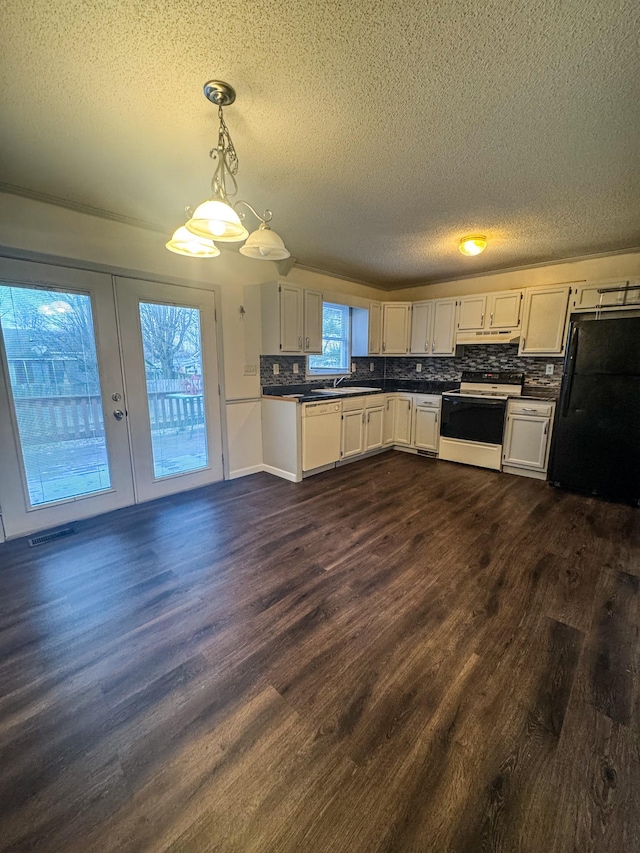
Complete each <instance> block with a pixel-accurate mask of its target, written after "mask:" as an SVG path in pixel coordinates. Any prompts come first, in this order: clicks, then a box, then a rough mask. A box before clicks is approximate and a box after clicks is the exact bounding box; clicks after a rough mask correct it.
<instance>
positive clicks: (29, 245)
mask: <svg viewBox="0 0 640 853" xmlns="http://www.w3.org/2000/svg"><path fill="white" fill-rule="evenodd" d="M168 237H169V235H168V234H167V235H163V234H159V233H156V232H154V231H149V230H147V229H144V228H137V227H134V226H131V225H125V224H122V223H120V222H113V221H111V220H108V219H104V218H99V217H96V216H90V215H87V214H85V213H78V212H76V211H73V210H68V209H67V208H63V207H58V206H55V205H51V204H45V203H43V202H40V201H35V200H33V199H27V198H23V197H22V196H15V195H9V194H6V193H4V194H3V193H0V247H2V249H3V250H5V251H4V253H5V254H16V253H17V254H21V253H35V254H37V255H38V256H48V257H50V258H51V260H52V262H54V263H55V262H60V261H61V260H62V259H63V260H64V262H69V265H71V266H78V267H82V266H83V265H84V266H89V267H91V266H93V265H98V266H102V267H108V268H110V269H111V270H113V271H118V272H120V273H127V274H131V273H132V272H133V273H135V274H138V276H139V277H149V278H152V279H158V280H162V281H168V282H173V283H176V284H180V285H183V286H187V287H188V286H192V287H200V288H205V289H207V290H213V291H214V292H215V293H216V302H217V305H218V312H219V315H218V320H219V322H218V329H219V331H221V335H222V362H223V364H222V367H223V370H222V376H223V389H222V391H223V397H224V400H225V409H226V419H225V420H226V437H227V450H228V459H227V472H228V474H230V476H239V475H240V474H243V473H250V472H251V471H254V470H257V469H259V467H260V466H261V464H262V441H261V420H260V405H259V404H257V403H256V402H255V401H256V400H257V399H258V398H259V396H260V350H261V343H262V335H261V317H260V298H259V293H257V292H256V291H257V289H256V288H251V287H250V286H249V285H254V284H260V283H262V282H265V281H273V280H274V279H275V278H276V277H277V275H278V270H277V267H276V265H275V264H274V263H271V262H269V261H255V260H252V259H250V258H245V257H243V256H242V255H240V254H239V253H238V251H237V249H226V248H224V247H221V248H222V254H221V255H220V257H219V258H214V259H212V260H200V259H195V258H186V257H182V256H180V255H176V254H173V253H171V252H168V251H167V250H166V249H165V246H164V244H165V242H166V241H167V239H168ZM40 259H42V258H40ZM287 280H291V281H294V282H296V283H298V284H301V285H305V286H307V287H314V288H319V289H321V290H323V291H325V292H326V293H327V296H326V298H327V299H329V298H335V301H343V300H345V299H346V297H347V294H350V293H351V294H353V297H352V299H350V301H351V302H353V304H363V305H364V304H365V303H366V300H367V299H370V298H380V296H381V292H380V291H378V290H376V289H374V288H368V287H365V286H363V285H359V284H354V283H351V282H347V281H344V280H342V279H334V278H332V277H331V276H327V275H323V274H321V273H315V272H310V271H308V270H297V269H293V270H292V271H291V272H290V273H289V275H288V277H287ZM241 306H243V307H244V312H245V313H244V314H243V313H241V312H240V307H241ZM220 320H221V322H220ZM245 365H255V366H256V375H255V376H245V375H244V373H245V370H244V368H245ZM227 401H231V402H227Z"/></svg>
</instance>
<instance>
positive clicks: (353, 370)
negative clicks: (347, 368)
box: [351, 361, 356, 373]
mask: <svg viewBox="0 0 640 853" xmlns="http://www.w3.org/2000/svg"><path fill="white" fill-rule="evenodd" d="M351 372H352V373H355V372H356V363H355V361H352V362H351Z"/></svg>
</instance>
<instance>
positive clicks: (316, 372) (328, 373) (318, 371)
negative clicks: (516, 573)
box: [307, 302, 352, 378]
mask: <svg viewBox="0 0 640 853" xmlns="http://www.w3.org/2000/svg"><path fill="white" fill-rule="evenodd" d="M325 305H327V306H329V307H330V308H340V309H341V310H343V311H347V312H348V320H347V337H346V347H347V358H346V361H347V363H346V366H345V367H344V368H340V369H337V368H335V367H326V368H325V367H312V359H314V358H318V355H317V354H316V355H308V356H307V376H309V377H313V376H323V377H326V378H331V377H334V376H348V375H349V374H350V373H351V337H352V335H351V308H350V307H349V306H348V305H342V304H340V303H338V302H323V303H322V312H323V333H324V308H325ZM324 340H325V339H324V334H323V338H322V345H323V349H324ZM331 340H340V341H344V340H345V339H344V338H331Z"/></svg>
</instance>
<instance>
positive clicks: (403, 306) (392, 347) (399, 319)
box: [382, 302, 411, 355]
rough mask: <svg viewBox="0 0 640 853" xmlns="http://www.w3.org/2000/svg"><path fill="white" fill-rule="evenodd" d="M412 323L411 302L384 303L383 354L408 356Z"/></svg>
mask: <svg viewBox="0 0 640 853" xmlns="http://www.w3.org/2000/svg"><path fill="white" fill-rule="evenodd" d="M410 323H411V303H410V302H384V303H383V305H382V352H383V354H384V355H407V353H408V352H409V334H410Z"/></svg>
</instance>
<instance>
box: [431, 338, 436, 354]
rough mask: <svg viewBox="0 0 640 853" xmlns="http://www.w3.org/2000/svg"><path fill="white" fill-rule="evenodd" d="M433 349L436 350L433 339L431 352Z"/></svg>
mask: <svg viewBox="0 0 640 853" xmlns="http://www.w3.org/2000/svg"><path fill="white" fill-rule="evenodd" d="M435 351H436V342H435V341H433V342H432V344H431V352H435Z"/></svg>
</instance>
